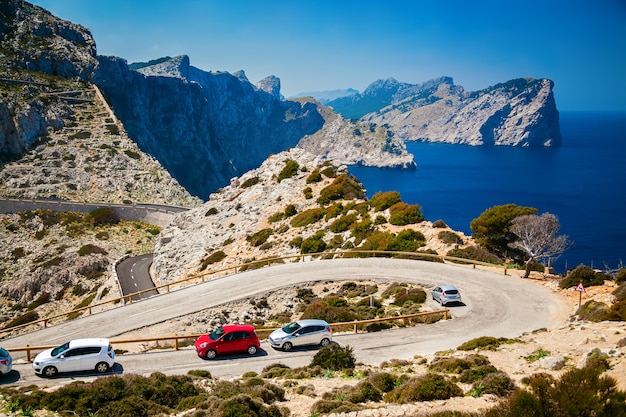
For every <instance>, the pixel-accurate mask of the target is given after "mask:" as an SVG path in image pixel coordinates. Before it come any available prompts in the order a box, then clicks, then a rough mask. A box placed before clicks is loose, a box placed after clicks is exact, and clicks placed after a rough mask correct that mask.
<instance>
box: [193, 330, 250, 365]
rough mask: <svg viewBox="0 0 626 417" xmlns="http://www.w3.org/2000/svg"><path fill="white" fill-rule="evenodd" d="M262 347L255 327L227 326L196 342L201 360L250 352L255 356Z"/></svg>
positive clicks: (203, 336) (201, 337)
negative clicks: (227, 354)
mask: <svg viewBox="0 0 626 417" xmlns="http://www.w3.org/2000/svg"><path fill="white" fill-rule="evenodd" d="M260 347H261V343H260V342H259V337H258V336H257V334H256V332H255V331H254V326H252V325H249V324H227V325H224V326H220V327H218V328H217V329H216V330H215V331H214V332H212V333H210V334H205V335H202V336H200V337H199V338H198V339H197V340H196V353H197V354H198V356H200V357H201V358H207V359H213V358H215V356H217V355H223V354H226V353H238V352H248V354H250V355H254V354H255V353H256V352H257V350H258V349H259V348H260Z"/></svg>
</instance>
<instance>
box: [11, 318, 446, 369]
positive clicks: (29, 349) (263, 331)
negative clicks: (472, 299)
mask: <svg viewBox="0 0 626 417" xmlns="http://www.w3.org/2000/svg"><path fill="white" fill-rule="evenodd" d="M449 312H450V309H447V308H445V309H443V310H437V311H427V312H422V313H413V314H405V315H401V316H391V317H381V318H376V319H368V320H360V321H349V322H339V323H330V324H329V325H330V327H331V328H332V329H333V330H337V329H341V328H349V327H352V329H353V332H354V333H355V334H356V333H358V329H359V327H360V326H363V325H366V324H372V323H381V322H387V321H402V323H403V325H404V326H407V325H409V324H410V322H411V321H412V319H415V318H418V317H428V316H439V315H441V316H442V318H443V320H448V318H449V314H448V313H449ZM274 330H276V328H271V329H265V328H261V329H256V333H257V335H259V337H261V335H265V336H266V337H267V335H269V333H271V332H273V331H274ZM203 334H205V333H198V334H188V335H173V336H160V337H148V338H141V339H117V340H111V345H112V346H115V345H124V344H129V343H143V342H166V341H174V347H173V349H174V350H180V348H181V343H180V342H181V341H183V340H187V339H193V340H195V339H197V338H198V337H200V336H202V335H203ZM53 347H56V346H53V345H47V346H28V345H27V346H25V347H17V348H7V349H6V350H8V351H9V352H12V353H14V352H26V360H27V361H28V362H31V361H32V360H33V352H41V351H42V350H45V349H50V348H53Z"/></svg>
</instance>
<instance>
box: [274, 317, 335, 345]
mask: <svg viewBox="0 0 626 417" xmlns="http://www.w3.org/2000/svg"><path fill="white" fill-rule="evenodd" d="M332 338H333V332H332V329H331V328H330V326H329V325H328V323H326V322H325V321H324V320H312V319H309V320H298V321H294V322H293V323H289V324H288V325H286V326H285V327H283V328H282V329H278V330H274V331H273V332H272V334H270V337H269V338H268V340H269V342H270V345H271V346H272V347H273V348H274V349H282V350H291V349H292V348H293V347H294V346H305V345H319V346H320V347H325V346H328V345H330V343H331V342H332Z"/></svg>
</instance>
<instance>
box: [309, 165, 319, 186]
mask: <svg viewBox="0 0 626 417" xmlns="http://www.w3.org/2000/svg"><path fill="white" fill-rule="evenodd" d="M321 180H322V174H321V173H320V170H319V168H315V169H314V170H313V171H311V173H310V174H309V176H308V177H307V178H306V183H307V184H312V183H314V182H320V181H321Z"/></svg>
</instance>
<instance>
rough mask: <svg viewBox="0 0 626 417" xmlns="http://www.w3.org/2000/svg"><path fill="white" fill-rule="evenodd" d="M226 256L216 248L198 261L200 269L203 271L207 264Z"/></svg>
mask: <svg viewBox="0 0 626 417" xmlns="http://www.w3.org/2000/svg"><path fill="white" fill-rule="evenodd" d="M224 258H226V253H224V251H221V250H218V251H215V252H213V253H212V254H211V255H209V256H207V257H206V258H204V259H202V261H200V270H201V271H204V270H205V269H206V268H207V267H208V266H209V265H212V264H214V263H217V262H220V261H222V260H223V259H224Z"/></svg>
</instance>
